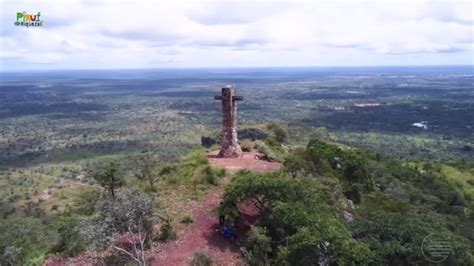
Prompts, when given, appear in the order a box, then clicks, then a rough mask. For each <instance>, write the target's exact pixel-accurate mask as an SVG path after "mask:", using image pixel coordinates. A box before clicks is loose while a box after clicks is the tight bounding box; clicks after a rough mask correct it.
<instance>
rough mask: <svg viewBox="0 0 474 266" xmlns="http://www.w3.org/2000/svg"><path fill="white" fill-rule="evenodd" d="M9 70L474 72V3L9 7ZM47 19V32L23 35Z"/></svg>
mask: <svg viewBox="0 0 474 266" xmlns="http://www.w3.org/2000/svg"><path fill="white" fill-rule="evenodd" d="M0 8H1V10H0V23H1V24H2V25H1V42H0V44H1V46H0V60H1V62H2V63H1V65H0V67H1V70H10V69H45V68H138V67H200V66H202V67H207V66H223V67H226V66H227V67H233V66H308V65H386V64H397V65H403V64H472V63H473V61H472V60H473V38H474V31H473V17H472V11H471V10H472V3H471V2H465V1H449V2H441V1H401V2H392V1H387V2H384V1H377V2H376V1H368V2H367V1H366V2H360V3H358V2H354V1H340V2H333V1H317V2H310V1H296V2H269V1H262V2H257V3H255V1H252V2H251V1H232V2H230V1H182V2H172V1H159V2H156V3H155V2H146V1H104V2H96V1H65V2H59V1H42V2H41V3H40V2H38V1H21V2H20V1H2V2H1V3H0ZM21 11H27V12H38V11H41V12H42V18H43V19H44V27H42V28H23V27H17V26H14V25H13V22H14V20H15V14H16V12H21Z"/></svg>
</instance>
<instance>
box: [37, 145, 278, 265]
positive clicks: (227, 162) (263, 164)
mask: <svg viewBox="0 0 474 266" xmlns="http://www.w3.org/2000/svg"><path fill="white" fill-rule="evenodd" d="M216 155H217V151H214V152H210V153H208V158H209V162H210V163H211V165H213V166H217V167H224V168H226V170H227V172H228V173H231V174H233V173H235V172H237V171H238V170H241V169H248V170H250V171H254V172H268V171H275V170H278V169H280V168H281V167H282V165H281V164H280V163H276V162H268V161H262V160H257V159H255V156H256V155H259V153H258V152H256V151H253V152H245V153H244V154H243V156H242V157H241V158H233V159H230V158H217V157H216ZM222 194H223V185H219V186H217V187H215V188H213V189H211V190H210V191H209V192H208V193H207V194H206V195H205V196H203V198H202V199H200V200H198V201H190V202H188V203H187V204H186V205H185V206H183V207H182V208H181V209H180V212H182V213H183V214H184V213H188V214H191V216H192V218H193V220H194V222H193V223H191V224H189V225H180V226H179V228H177V231H178V240H176V241H173V242H170V243H164V244H159V245H157V246H154V247H153V248H152V249H151V250H149V251H148V252H147V253H148V256H147V257H148V261H149V264H150V265H165V266H181V265H189V263H190V261H191V260H192V259H193V256H194V254H195V253H196V252H198V251H201V250H204V251H207V252H208V254H209V255H210V256H211V257H212V260H213V263H214V265H244V263H243V262H242V260H241V254H240V250H239V246H238V245H237V244H235V243H233V242H231V241H230V240H228V239H225V238H224V237H223V236H221V235H220V233H219V232H218V231H217V230H218V228H219V221H218V216H217V214H216V213H215V209H217V207H218V206H219V204H220V202H221V200H222ZM240 209H241V212H242V214H241V219H240V221H239V226H238V238H239V237H240V236H243V235H245V232H246V231H248V229H249V228H250V224H253V223H254V222H255V220H256V219H257V212H256V210H255V208H254V207H253V206H251V205H245V206H240ZM44 265H48V266H56V265H100V263H98V261H97V260H94V259H93V258H90V257H89V258H82V259H81V258H80V257H77V258H73V259H58V258H56V259H55V258H50V259H49V260H47V261H46V262H45V264H44Z"/></svg>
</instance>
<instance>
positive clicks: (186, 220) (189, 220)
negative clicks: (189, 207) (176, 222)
mask: <svg viewBox="0 0 474 266" xmlns="http://www.w3.org/2000/svg"><path fill="white" fill-rule="evenodd" d="M193 222H194V220H193V217H192V216H191V215H189V214H188V215H185V216H184V217H183V218H182V219H181V223H183V224H192V223H193Z"/></svg>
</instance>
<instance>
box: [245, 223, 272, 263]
mask: <svg viewBox="0 0 474 266" xmlns="http://www.w3.org/2000/svg"><path fill="white" fill-rule="evenodd" d="M271 241H272V239H271V238H270V237H269V236H268V232H267V230H266V229H265V228H263V227H257V226H252V227H251V228H250V231H249V232H248V235H247V241H246V248H247V249H248V250H250V251H251V254H250V256H249V258H248V259H249V264H250V265H268V264H269V263H270V253H271V252H272V247H271Z"/></svg>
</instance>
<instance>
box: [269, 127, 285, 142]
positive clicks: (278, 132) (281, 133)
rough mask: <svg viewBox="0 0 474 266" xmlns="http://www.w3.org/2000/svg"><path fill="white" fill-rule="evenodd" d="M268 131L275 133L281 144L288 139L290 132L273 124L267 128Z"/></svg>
mask: <svg viewBox="0 0 474 266" xmlns="http://www.w3.org/2000/svg"><path fill="white" fill-rule="evenodd" d="M267 129H268V130H271V131H272V132H273V135H274V136H275V139H276V141H278V142H279V143H283V142H285V141H286V140H287V139H288V131H287V130H286V129H284V128H283V127H282V126H281V125H278V124H276V123H271V124H269V125H268V126H267Z"/></svg>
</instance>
